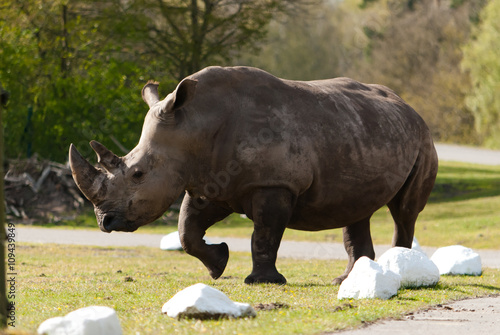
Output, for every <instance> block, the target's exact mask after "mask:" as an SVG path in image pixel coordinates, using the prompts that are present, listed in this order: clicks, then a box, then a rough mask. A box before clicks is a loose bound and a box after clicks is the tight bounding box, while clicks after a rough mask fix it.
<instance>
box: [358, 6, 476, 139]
mask: <svg viewBox="0 0 500 335" xmlns="http://www.w3.org/2000/svg"><path fill="white" fill-rule="evenodd" d="M482 3H483V1H482V0H469V1H467V0H463V1H452V2H451V3H450V2H445V1H435V0H418V1H417V0H415V1H412V2H407V1H404V2H401V1H397V0H394V1H391V0H389V1H384V2H378V1H375V0H373V1H369V2H368V3H367V6H369V7H370V6H373V7H378V8H381V9H382V10H384V11H388V13H389V14H388V15H387V16H386V20H385V22H384V23H383V24H381V25H379V26H378V27H376V29H375V30H373V29H367V30H366V32H367V34H368V35H367V36H368V37H369V43H368V45H367V48H366V51H367V52H366V57H365V60H363V61H362V62H360V63H359V66H357V67H355V68H353V70H354V71H353V72H352V76H354V77H356V78H360V79H361V80H363V81H369V82H378V83H381V84H385V85H387V86H389V87H391V88H392V89H394V90H395V91H396V92H397V93H398V94H400V95H401V96H402V97H403V98H404V99H405V100H407V101H408V102H409V104H410V105H411V106H413V107H414V108H415V110H416V111H417V112H419V113H420V115H421V116H422V117H423V118H424V119H425V121H426V122H427V124H428V125H429V127H430V128H431V131H432V133H433V135H434V137H435V139H438V140H441V141H457V142H468V143H471V142H472V143H474V142H476V141H477V138H476V134H475V131H474V127H473V123H474V121H473V120H474V118H473V115H472V114H471V112H470V110H469V109H468V108H467V107H466V106H465V103H464V99H465V95H466V93H467V92H468V90H469V89H470V82H469V79H468V77H467V76H466V75H464V73H463V72H462V71H461V69H460V62H461V60H462V52H461V49H460V48H461V46H462V45H463V44H464V43H466V42H467V41H468V39H469V36H470V29H471V22H472V21H471V20H473V19H474V16H475V13H476V12H477V10H478V9H479V8H481V6H482ZM384 15H386V14H384Z"/></svg>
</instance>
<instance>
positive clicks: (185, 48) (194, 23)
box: [110, 0, 316, 80]
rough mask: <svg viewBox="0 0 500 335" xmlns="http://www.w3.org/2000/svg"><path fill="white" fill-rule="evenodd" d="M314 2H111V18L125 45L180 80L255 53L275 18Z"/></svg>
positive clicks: (161, 0) (165, 0)
mask: <svg viewBox="0 0 500 335" xmlns="http://www.w3.org/2000/svg"><path fill="white" fill-rule="evenodd" d="M313 3H316V1H314V0H301V1H297V0H284V1H278V0H203V1H200V0H181V1H180V0H176V1H174V0H138V1H130V2H125V1H119V0H115V2H114V4H113V6H112V7H111V9H112V10H113V11H116V8H118V10H119V12H120V14H119V15H118V16H116V15H113V17H115V18H117V19H119V21H121V22H122V23H123V25H122V29H123V31H126V32H127V34H126V35H122V36H125V37H126V38H127V40H126V41H125V40H124V41H123V43H126V44H128V45H130V47H131V48H134V49H135V50H136V52H139V53H143V54H146V55H148V56H149V57H154V58H155V59H156V60H157V62H158V66H162V67H164V68H165V70H166V71H167V72H168V73H169V74H170V75H171V76H172V77H173V78H176V79H178V80H181V79H183V78H184V77H185V76H187V75H189V74H191V73H193V72H196V71H198V70H200V69H201V68H203V67H205V66H207V65H211V64H225V63H228V62H229V61H230V60H231V59H233V58H234V57H235V56H237V55H238V54H239V52H240V51H241V50H242V49H244V48H250V49H255V48H254V46H255V43H256V41H258V40H260V39H262V38H263V37H264V36H265V34H266V32H267V26H268V24H269V22H270V20H271V19H272V18H273V17H276V16H278V15H289V14H291V13H296V12H298V11H300V10H302V9H303V8H304V7H306V6H308V5H311V4H313ZM110 16H111V15H110ZM117 24H119V23H117ZM131 36H135V38H133V39H130V37H131ZM130 42H132V44H130Z"/></svg>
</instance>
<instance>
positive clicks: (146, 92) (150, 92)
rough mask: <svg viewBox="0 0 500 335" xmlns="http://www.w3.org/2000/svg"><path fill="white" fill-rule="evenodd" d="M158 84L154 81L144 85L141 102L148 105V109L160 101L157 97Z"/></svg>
mask: <svg viewBox="0 0 500 335" xmlns="http://www.w3.org/2000/svg"><path fill="white" fill-rule="evenodd" d="M159 85H160V84H159V83H158V82H156V81H151V80H150V81H148V83H147V84H146V85H144V87H143V88H142V100H144V102H145V103H147V104H148V106H149V108H151V107H153V105H154V104H155V103H157V102H158V101H160V97H159V95H158V86H159Z"/></svg>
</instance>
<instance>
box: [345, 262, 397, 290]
mask: <svg viewBox="0 0 500 335" xmlns="http://www.w3.org/2000/svg"><path fill="white" fill-rule="evenodd" d="M400 284H401V276H400V275H398V274H396V273H394V272H392V271H388V270H385V269H384V268H382V267H381V266H380V265H379V264H377V263H376V262H374V261H372V260H371V259H369V258H368V257H361V258H359V259H358V260H357V261H356V263H355V264H354V267H353V268H352V271H351V273H349V276H347V278H346V279H345V280H344V281H343V282H342V284H341V285H340V288H339V293H338V296H337V297H338V299H373V298H380V299H389V298H390V297H392V296H394V295H396V294H397V293H398V290H399V287H400Z"/></svg>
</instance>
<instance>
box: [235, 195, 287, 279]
mask: <svg viewBox="0 0 500 335" xmlns="http://www.w3.org/2000/svg"><path fill="white" fill-rule="evenodd" d="M294 199H295V197H294V196H293V194H292V193H291V192H290V191H288V190H286V189H277V188H267V189H261V190H258V191H256V192H255V193H254V194H253V196H252V199H251V209H247V210H249V211H250V213H251V215H248V214H247V215H248V216H249V217H250V218H251V219H252V220H253V222H254V232H253V234H252V261H253V269H252V273H251V274H250V275H249V276H248V277H247V278H246V279H245V283H246V284H253V283H277V284H285V283H286V279H285V277H284V276H283V275H282V274H280V273H279V272H278V270H277V269H276V258H277V256H278V248H279V246H280V243H281V238H282V237H283V232H284V231H285V228H286V226H287V225H288V222H289V220H290V217H291V214H292V208H293V205H294V204H293V203H294Z"/></svg>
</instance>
